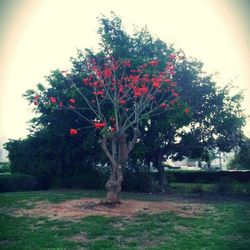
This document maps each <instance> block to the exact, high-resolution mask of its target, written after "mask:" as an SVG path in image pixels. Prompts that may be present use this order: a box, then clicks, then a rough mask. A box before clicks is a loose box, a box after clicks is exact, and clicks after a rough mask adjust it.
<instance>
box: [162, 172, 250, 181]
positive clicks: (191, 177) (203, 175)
mask: <svg viewBox="0 0 250 250" xmlns="http://www.w3.org/2000/svg"><path fill="white" fill-rule="evenodd" d="M166 173H167V174H170V175H172V176H173V177H174V178H173V179H174V180H175V181H176V182H186V183H198V182H201V183H218V182H219V181H220V180H221V178H225V177H228V178H230V179H232V180H234V181H238V182H248V181H250V171H183V170H179V171H176V170H168V171H166Z"/></svg>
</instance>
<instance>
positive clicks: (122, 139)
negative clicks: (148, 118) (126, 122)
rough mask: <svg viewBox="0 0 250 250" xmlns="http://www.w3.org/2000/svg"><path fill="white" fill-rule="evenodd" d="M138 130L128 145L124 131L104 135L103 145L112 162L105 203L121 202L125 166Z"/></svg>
mask: <svg viewBox="0 0 250 250" xmlns="http://www.w3.org/2000/svg"><path fill="white" fill-rule="evenodd" d="M138 134H139V132H138V130H137V129H134V137H133V139H132V140H131V142H130V143H129V144H128V145H127V142H126V134H125V133H122V134H119V135H117V136H112V137H111V138H108V137H103V139H102V140H101V147H102V149H103V151H104V152H105V154H106V155H107V157H108V159H109V160H110V162H111V166H112V171H111V173H110V176H109V179H108V181H107V183H106V190H107V197H106V201H105V203H107V204H116V203H119V202H120V197H119V195H120V192H121V189H122V188H121V187H122V181H123V172H122V170H123V167H124V165H125V164H126V162H127V159H128V155H129V153H130V151H131V150H132V148H133V147H134V144H135V143H136V141H137V138H138ZM108 139H111V145H112V146H111V148H112V154H110V152H109V150H108V148H107V140H108Z"/></svg>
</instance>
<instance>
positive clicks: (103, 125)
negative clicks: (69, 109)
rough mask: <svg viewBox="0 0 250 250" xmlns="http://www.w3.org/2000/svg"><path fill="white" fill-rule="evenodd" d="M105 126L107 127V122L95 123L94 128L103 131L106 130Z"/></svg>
mask: <svg viewBox="0 0 250 250" xmlns="http://www.w3.org/2000/svg"><path fill="white" fill-rule="evenodd" d="M105 126H106V123H105V122H94V127H95V128H96V129H101V128H104V127H105Z"/></svg>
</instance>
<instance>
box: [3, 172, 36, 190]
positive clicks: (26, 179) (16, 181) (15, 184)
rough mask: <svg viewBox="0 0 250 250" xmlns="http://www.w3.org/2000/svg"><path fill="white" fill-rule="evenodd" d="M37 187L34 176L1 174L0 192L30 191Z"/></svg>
mask: <svg viewBox="0 0 250 250" xmlns="http://www.w3.org/2000/svg"><path fill="white" fill-rule="evenodd" d="M36 186H37V180H36V178H35V177H34V176H31V175H26V174H1V175H0V192H12V191H30V190H34V189H35V188H36Z"/></svg>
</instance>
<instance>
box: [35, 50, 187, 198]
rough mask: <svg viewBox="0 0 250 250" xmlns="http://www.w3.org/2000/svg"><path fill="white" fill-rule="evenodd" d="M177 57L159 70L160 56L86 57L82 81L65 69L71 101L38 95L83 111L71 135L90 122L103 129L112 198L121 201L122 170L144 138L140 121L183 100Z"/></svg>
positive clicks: (55, 104) (41, 99) (172, 56)
mask: <svg viewBox="0 0 250 250" xmlns="http://www.w3.org/2000/svg"><path fill="white" fill-rule="evenodd" d="M175 61H176V55H175V54H170V55H169V61H168V62H167V63H166V65H165V67H164V69H163V70H159V69H158V67H157V65H158V63H159V62H158V60H150V61H148V62H146V63H144V64H142V65H140V66H137V67H133V61H132V60H115V59H114V58H112V57H107V56H106V57H102V58H101V57H99V58H98V61H97V60H96V59H94V58H93V57H86V58H85V60H84V62H83V64H82V66H81V72H82V84H81V86H79V84H78V83H77V82H76V80H75V79H76V78H75V76H74V73H68V72H66V71H62V72H61V74H62V76H63V77H64V78H65V79H66V80H67V82H68V83H69V86H70V92H69V93H67V97H68V98H67V101H66V102H65V98H63V97H62V96H60V97H57V96H47V97H46V96H43V97H40V96H39V95H35V96H34V104H35V105H39V103H40V102H43V103H47V105H51V106H52V107H54V108H57V109H59V110H63V109H70V110H72V112H75V113H76V114H78V115H79V117H80V118H81V119H82V120H83V122H82V124H83V126H82V127H74V128H70V129H69V133H70V134H71V135H72V136H76V135H77V134H78V133H79V132H80V131H81V129H82V128H83V127H86V126H88V125H89V126H92V127H93V129H95V130H98V131H100V132H99V133H100V141H99V142H100V145H101V148H102V149H103V151H104V153H105V155H106V156H107V158H108V159H109V162H110V165H111V173H110V177H109V179H108V181H107V183H106V189H107V202H109V203H116V202H118V201H119V193H120V191H121V184H122V181H123V174H122V169H123V167H124V165H125V164H126V161H127V159H128V155H129V153H130V152H131V151H132V149H133V147H134V145H135V144H136V143H137V141H138V139H139V135H140V130H139V128H140V125H141V124H142V123H143V121H144V120H147V119H148V118H149V117H153V116H157V115H160V114H161V113H163V112H165V111H167V110H169V109H172V108H173V107H174V106H176V105H181V104H180V101H179V94H178V87H177V84H176V83H175V82H174V81H173V75H174V74H175ZM75 96H78V97H77V98H75ZM185 112H186V113H188V112H189V110H188V109H186V110H185ZM86 114H87V115H86Z"/></svg>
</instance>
